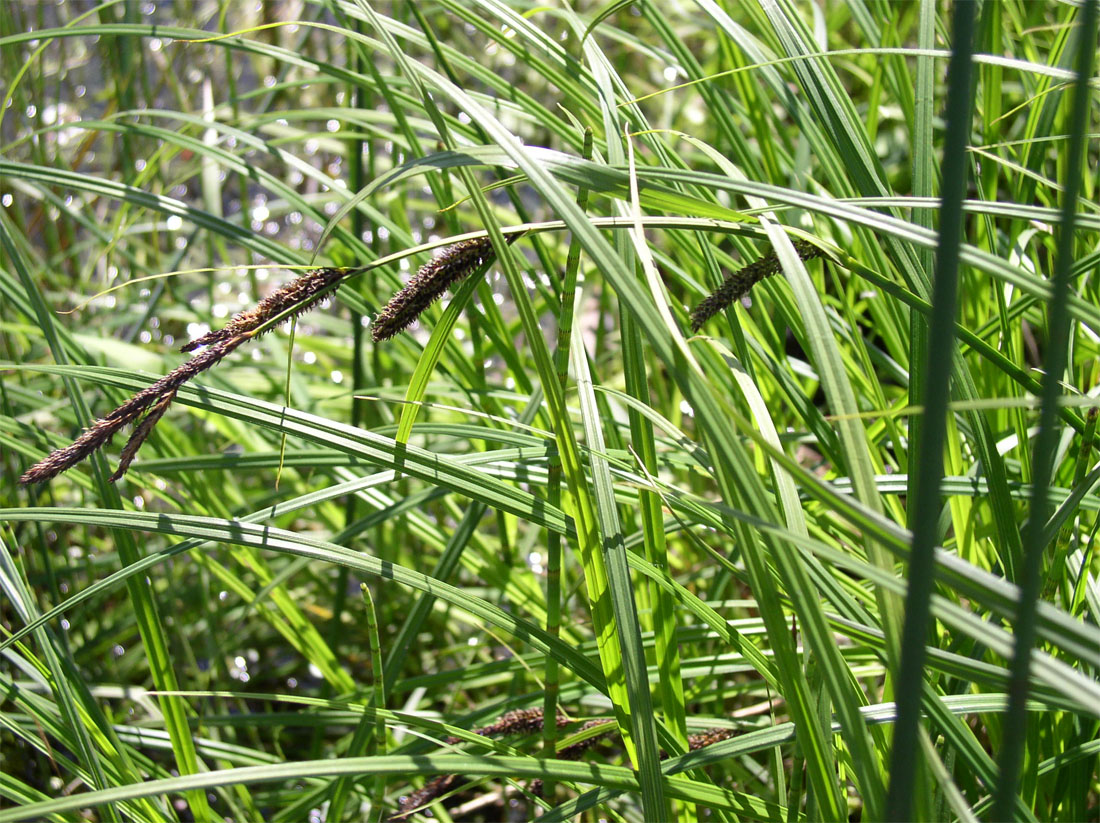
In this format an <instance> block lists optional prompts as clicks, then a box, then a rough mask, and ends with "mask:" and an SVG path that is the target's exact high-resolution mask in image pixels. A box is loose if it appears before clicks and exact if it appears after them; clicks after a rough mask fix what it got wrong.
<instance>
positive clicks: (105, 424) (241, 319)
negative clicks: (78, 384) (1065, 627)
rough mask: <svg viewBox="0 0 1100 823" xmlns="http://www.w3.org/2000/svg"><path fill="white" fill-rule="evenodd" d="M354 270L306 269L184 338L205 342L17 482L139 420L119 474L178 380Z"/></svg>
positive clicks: (60, 464) (55, 471) (61, 464)
mask: <svg viewBox="0 0 1100 823" xmlns="http://www.w3.org/2000/svg"><path fill="white" fill-rule="evenodd" d="M357 271H358V269H348V268H323V269H315V270H313V271H310V272H307V273H305V274H303V275H302V276H300V277H297V278H295V279H294V280H292V281H291V282H290V283H288V284H287V285H285V286H283V287H282V288H280V289H278V290H276V291H274V292H272V293H271V294H270V295H268V296H267V297H265V298H264V299H263V300H261V301H260V302H259V303H257V304H256V305H255V306H254V307H253V308H251V309H248V310H247V311H242V312H240V313H238V314H236V315H234V316H233V318H232V319H231V320H230V321H229V322H228V323H227V324H226V325H225V326H224V327H222V328H221V329H218V330H216V331H212V332H209V333H208V334H204V335H203V336H202V337H199V338H197V339H195V340H192V341H190V342H189V343H187V344H186V345H184V346H182V347H181V348H180V351H183V352H190V351H194V350H195V349H198V348H202V347H205V348H204V349H203V350H202V351H201V352H199V353H198V354H196V355H194V356H193V357H192V358H191V359H190V360H188V361H187V362H186V363H183V364H182V365H180V366H178V367H177V368H175V369H173V370H172V371H171V372H169V373H168V374H166V375H165V376H164V377H162V378H161V379H160V380H158V381H156V382H155V383H153V384H152V385H151V386H149V387H148V388H145V389H142V390H141V391H139V392H138V393H137V394H135V395H134V396H133V397H131V398H130V399H129V400H127V401H126V402H125V403H123V404H122V405H121V406H119V407H118V408H117V409H115V410H114V411H113V412H111V413H110V414H108V415H107V416H106V417H102V418H100V419H99V420H97V421H96V422H95V423H93V424H92V425H91V426H89V427H88V429H87V430H85V431H84V433H83V434H81V435H80V437H78V438H77V439H76V440H75V441H73V442H72V444H70V445H68V446H66V447H64V448H62V449H57V450H56V451H54V452H52V453H51V454H50V455H49V456H48V457H46V458H44V459H43V460H40V461H39V462H38V463H35V464H34V465H33V466H31V467H30V468H29V469H27V471H26V472H24V474H23V476H22V477H20V478H19V482H20V483H22V484H23V485H28V484H31V483H43V482H45V481H47V480H49V479H51V478H53V477H56V476H57V475H59V474H61V473H62V472H64V471H67V470H68V469H70V468H72V467H73V466H75V465H76V464H77V463H79V462H81V461H82V460H84V459H85V458H87V457H88V456H89V455H91V454H92V453H93V452H95V451H96V450H98V449H100V448H102V447H103V446H105V445H107V444H108V443H110V442H111V440H112V438H114V436H115V435H116V434H117V433H118V432H119V431H120V430H121V429H123V428H125V427H126V426H128V425H130V424H131V423H134V422H135V421H139V420H140V422H137V425H136V426H135V427H134V431H133V433H132V434H131V435H130V439H129V441H128V442H127V443H126V446H125V448H124V449H123V450H122V455H121V457H120V459H119V465H118V469H117V470H116V471H115V473H114V474H112V475H111V480H112V481H114V480H118V479H120V478H121V477H122V476H123V475H124V474H126V471H127V469H129V468H130V464H131V463H133V460H134V457H135V456H136V455H137V452H138V449H139V448H141V444H142V443H144V442H145V440H146V439H147V438H148V437H149V434H150V433H151V432H152V431H153V428H154V427H155V426H156V424H157V422H158V421H159V420H160V418H161V417H163V416H164V413H165V412H166V411H167V410H168V407H169V406H170V405H171V404H172V401H173V399H175V396H176V392H177V391H178V390H179V388H180V386H182V385H183V384H184V383H186V382H187V381H189V380H191V379H192V378H194V377H196V376H198V375H200V374H202V373H203V372H204V371H206V370H207V369H210V368H212V367H214V366H216V365H217V364H218V363H220V362H221V361H222V360H223V359H225V357H226V356H228V355H229V354H230V353H232V352H233V351H234V350H236V349H237V348H238V347H239V346H241V345H242V344H243V343H246V342H247V341H249V340H252V339H253V338H256V337H259V336H260V335H262V334H265V333H266V332H268V331H270V330H271V329H273V328H275V326H277V325H279V324H280V323H282V322H284V321H286V320H290V319H292V318H295V317H297V316H298V315H300V314H302V313H303V312H306V311H309V310H310V309H312V308H313V307H314V306H316V305H317V304H318V303H319V302H321V301H322V300H323V299H324V298H325V297H327V296H329V295H330V294H332V293H333V292H334V291H335V289H336V287H337V286H338V285H339V283H340V281H341V280H342V279H343V278H345V277H347V276H348V275H349V274H352V273H355V272H357ZM143 415H144V417H143Z"/></svg>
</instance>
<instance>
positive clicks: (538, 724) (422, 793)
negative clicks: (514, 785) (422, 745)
mask: <svg viewBox="0 0 1100 823" xmlns="http://www.w3.org/2000/svg"><path fill="white" fill-rule="evenodd" d="M567 722H568V721H567V719H566V718H565V716H564V715H560V714H559V715H558V716H557V717H556V718H555V723H556V725H557V726H558V727H559V728H560V727H561V726H564V725H566V723H567ZM544 723H545V717H544V715H543V712H542V709H518V710H516V711H511V712H508V713H507V714H505V715H502V716H501V717H500V719H499V720H497V722H495V723H491V724H489V725H488V726H482V727H481V728H477V729H472V730H471V731H472V732H473V733H474V734H479V735H482V736H483V737H491V736H495V735H498V734H528V735H530V734H537V733H538V732H539V731H541V729H542V727H543V725H544ZM596 728H602V729H603V730H602V731H600V732H598V733H597V734H594V735H592V736H591V737H587V738H585V739H584V740H582V741H580V742H579V743H574V744H573V745H571V746H566V747H565V748H563V749H559V750H558V751H557V754H556V757H557V759H559V760H580V759H581V757H582V756H583V755H584V753H585V752H586V751H587V750H588V749H590V748H592V747H593V746H595V745H596V744H598V743H599V742H600V741H602V740H604V739H605V738H606V737H607V736H608V735H610V734H612V733H613V732H614V731H615V728H616V727H615V722H614V721H613V720H589V721H588V722H587V723H584V724H583V725H582V726H581V727H580V728H579V729H578V730H577V731H578V732H584V731H588V730H590V729H596ZM738 734H740V732H739V731H737V730H736V729H728V728H714V729H707V730H706V731H704V732H701V733H699V734H692V735H689V736H688V750H689V751H693V752H694V751H697V750H699V749H703V748H706V747H707V746H711V745H713V744H715V743H720V742H721V741H723V740H729V739H730V738H731V737H736V736H737V735H738ZM446 742H447V743H449V744H452V745H453V744H457V743H459V742H461V741H459V739H458V738H457V737H448V738H447V740H446ZM667 757H668V755H667V754H666V753H665V752H663V751H662V752H661V759H662V760H664V759H666V758H667ZM461 784H462V778H461V777H460V776H459V775H457V774H442V775H439V776H438V777H436V778H433V779H432V780H429V781H428V782H427V783H425V784H424V786H423V787H422V788H420V789H418V790H416V791H415V792H413V793H412V794H409V795H407V796H405V797H402V798H401V800H400V801H399V803H398V811H397V813H396V814H394V815H392V816H391V817H390V819H389V823H401V822H402V821H405V820H408V819H409V818H410V817H411V816H412V815H413V814H414V813H416V812H418V811H420V810H421V809H423V808H424V807H425V806H427V805H428V804H429V803H432V802H433V801H435V800H438V799H439V798H440V797H442V796H443V795H445V794H447V793H448V792H450V791H452V790H453V789H456V788H459V787H460V786H461ZM528 791H530V792H531V793H532V794H534V795H536V796H538V797H541V796H542V781H541V780H538V779H536V780H533V781H532V782H531V784H530V785H529V786H528Z"/></svg>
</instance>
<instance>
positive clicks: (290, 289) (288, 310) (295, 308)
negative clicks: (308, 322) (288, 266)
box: [180, 269, 351, 352]
mask: <svg viewBox="0 0 1100 823" xmlns="http://www.w3.org/2000/svg"><path fill="white" fill-rule="evenodd" d="M350 271H351V270H350V269H314V270H313V271H310V272H306V273H305V274H303V275H302V276H301V277H297V278H295V279H294V280H291V281H290V282H289V283H287V284H286V285H285V286H283V287H282V288H281V289H278V290H277V291H274V292H272V293H271V294H269V295H268V296H267V297H265V298H264V299H263V300H261V301H260V302H259V303H257V304H256V305H255V306H254V307H253V308H251V309H248V310H246V311H242V312H238V313H237V314H235V315H233V318H232V319H231V320H230V321H229V322H228V323H226V324H225V325H224V326H223V327H222V328H220V329H217V330H216V331H211V332H207V333H206V334H204V335H203V336H202V337H199V338H198V339H196V340H192V341H191V342H190V343H187V344H186V345H184V346H182V347H181V348H180V351H183V352H188V351H194V350H195V349H197V348H199V347H200V346H209V345H211V344H213V343H217V342H218V341H220V340H228V339H229V338H231V337H239V336H240V335H250V336H256V335H255V332H256V330H257V329H260V328H261V327H262V326H263V325H264V324H265V323H270V322H271V321H272V320H275V319H276V318H279V322H283V321H284V320H290V319H291V318H293V317H297V316H298V315H300V314H302V313H303V312H307V311H309V310H310V309H312V308H313V307H314V306H315V305H316V304H317V301H319V300H321V299H323V298H325V297H328V296H329V295H330V294H331V293H332V292H335V289H333V290H332V292H330V291H329V290H328V288H329V286H331V285H332V284H333V283H339V282H340V280H341V279H342V278H344V277H345V276H347V274H348V273H349V272H350ZM275 325H276V324H275V323H272V324H271V325H270V326H269V327H268V328H264V329H262V331H261V332H260V334H263V333H265V332H267V331H270V330H271V329H272V328H274V326H275Z"/></svg>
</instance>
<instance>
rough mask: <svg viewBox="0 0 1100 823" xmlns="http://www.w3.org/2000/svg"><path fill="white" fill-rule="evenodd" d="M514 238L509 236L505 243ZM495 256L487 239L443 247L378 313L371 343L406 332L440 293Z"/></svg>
mask: <svg viewBox="0 0 1100 823" xmlns="http://www.w3.org/2000/svg"><path fill="white" fill-rule="evenodd" d="M516 236H518V235H514V236H513V237H510V238H509V241H508V242H512V240H514V239H515V237H516ZM495 256H496V252H495V251H494V250H493V244H492V242H491V241H490V240H489V238H488V237H478V238H475V239H473V240H463V241H462V242H461V243H455V244H454V245H453V246H448V247H447V248H445V249H444V250H443V252H442V253H441V254H440V255H439V256H438V257H436V258H434V259H433V260H431V261H429V262H427V263H425V264H424V265H423V266H421V267H420V270H419V271H417V273H416V274H415V275H413V277H412V279H411V280H409V282H408V284H407V285H406V286H405V288H403V289H401V291H399V292H398V293H397V294H395V295H394V296H393V297H391V298H390V302H389V303H387V304H386V306H385V308H383V309H382V311H380V312H379V313H378V317H376V318H375V320H374V323H373V324H372V326H371V337H372V338H373V339H374V342H375V343H379V342H381V341H383V340H389V339H390V338H391V337H394V336H396V335H397V334H399V333H401V332H402V331H404V330H405V329H407V328H408V327H409V326H411V325H412V324H413V321H414V320H416V318H417V317H419V316H420V315H421V313H422V312H423V311H424V310H425V309H426V308H428V306H430V305H431V304H432V303H434V302H435V301H436V300H438V299H439V297H440V296H441V295H442V294H443V292H445V291H446V290H447V289H449V288H450V287H451V286H453V285H454V284H455V283H457V282H459V281H460V280H462V279H463V278H465V277H467V276H468V275H470V274H472V273H473V272H474V271H475V270H476V269H477V268H478V267H479V266H482V265H484V264H485V263H488V262H489V261H490V260H492V259H493V258H494V257H495Z"/></svg>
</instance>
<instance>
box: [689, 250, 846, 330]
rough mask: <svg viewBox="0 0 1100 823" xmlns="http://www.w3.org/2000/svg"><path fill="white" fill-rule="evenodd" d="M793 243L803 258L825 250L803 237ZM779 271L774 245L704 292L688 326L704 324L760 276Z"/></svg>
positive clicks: (811, 256)
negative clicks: (720, 283)
mask: <svg viewBox="0 0 1100 823" xmlns="http://www.w3.org/2000/svg"><path fill="white" fill-rule="evenodd" d="M793 243H794V250H795V251H796V252H798V256H799V257H801V258H802V259H803V260H812V259H813V258H815V257H820V256H821V255H822V254H823V253H824V252H822V251H821V249H819V248H818V247H817V246H815V245H813V244H811V243H807V242H806V241H805V240H795V241H793ZM779 271H780V265H779V258H778V257H777V256H776V254H775V249H769V250H768V253H767V254H765V255H764V256H763V257H761V258H760V259H758V260H756V261H754V262H752V263H749V265H747V266H745V267H744V268H740V269H738V270H737V271H735V272H733V273H732V274H730V275H728V276H727V277H726V279H725V280H723V281H722V285H721V286H719V287H718V288H717V289H715V290H714V291H713V292H711V293H710V294H709V295H707V297H706V298H705V299H704V300H703V301H702V302H701V303H700V304H699V305H698V306H696V307H695V309H694V310H693V311H692V312H691V330H692V331H693V332H697V331H699V329H701V328H703V324H705V323H706V322H707V321H708V320H710V319H711V318H712V317H714V315H716V314H718V312H720V311H723V310H725V309H728V308H729V307H730V306H732V305H733V304H734V303H736V302H737V301H738V300H740V299H741V298H743V297H744V296H745V295H747V294H748V293H749V291H751V290H752V287H753V286H755V285H756V284H757V283H759V282H760V281H761V280H763V279H764V278H766V277H771V276H772V275H774V274H778V273H779Z"/></svg>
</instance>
